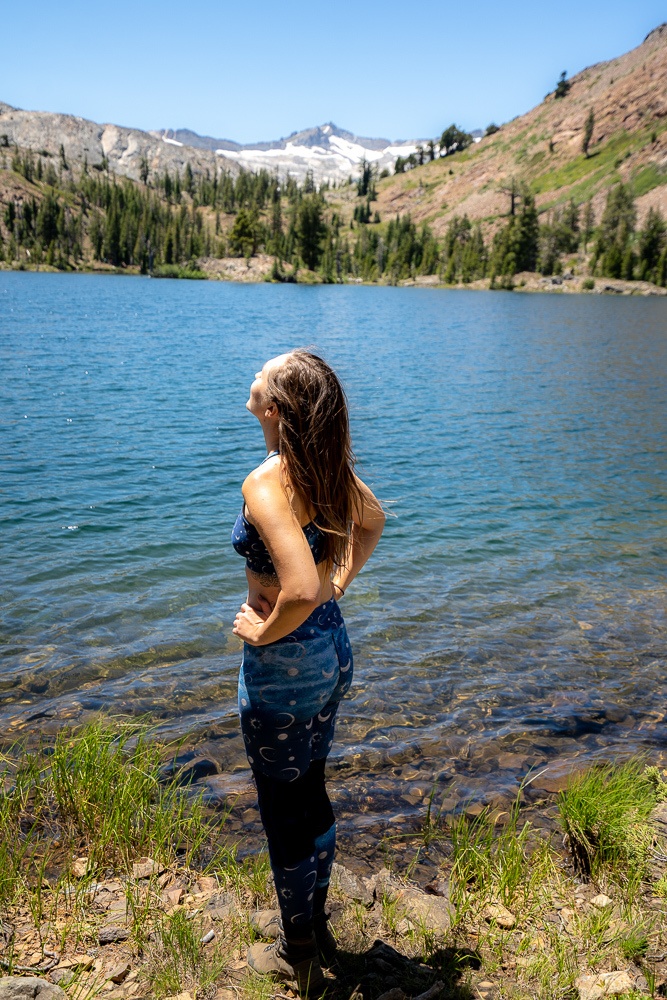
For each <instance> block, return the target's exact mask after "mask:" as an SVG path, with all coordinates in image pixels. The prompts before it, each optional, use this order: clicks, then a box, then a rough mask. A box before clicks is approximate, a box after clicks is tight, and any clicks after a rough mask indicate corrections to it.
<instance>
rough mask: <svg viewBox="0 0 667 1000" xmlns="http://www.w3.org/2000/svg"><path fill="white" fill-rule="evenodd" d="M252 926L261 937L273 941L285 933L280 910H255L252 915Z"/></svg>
mask: <svg viewBox="0 0 667 1000" xmlns="http://www.w3.org/2000/svg"><path fill="white" fill-rule="evenodd" d="M250 926H251V927H252V928H253V930H255V931H256V932H257V933H258V934H259V936H260V937H263V938H268V940H269V941H272V940H273V939H274V938H277V937H278V936H279V935H280V934H282V932H283V922H282V920H281V919H280V910H255V911H254V913H251V914H250Z"/></svg>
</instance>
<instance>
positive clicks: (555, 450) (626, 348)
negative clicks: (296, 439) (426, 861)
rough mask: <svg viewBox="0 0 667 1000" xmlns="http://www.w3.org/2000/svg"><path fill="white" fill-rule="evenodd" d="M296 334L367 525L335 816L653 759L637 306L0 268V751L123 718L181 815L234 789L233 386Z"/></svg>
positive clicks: (649, 344) (652, 303)
mask: <svg viewBox="0 0 667 1000" xmlns="http://www.w3.org/2000/svg"><path fill="white" fill-rule="evenodd" d="M297 345H314V346H315V347H316V348H317V349H318V350H320V351H321V352H323V353H324V355H325V356H326V357H327V358H328V359H329V360H330V361H331V362H332V363H333V365H334V366H335V367H336V369H337V370H338V372H339V373H340V375H341V376H342V378H343V380H344V383H345V385H346V388H347V391H348V395H349V399H350V407H351V419H352V429H353V438H354V444H355V449H356V452H357V455H358V459H359V470H360V473H361V475H362V476H363V477H364V478H365V479H366V480H367V481H368V482H369V484H370V485H371V486H372V487H373V488H374V490H375V491H376V492H377V494H378V495H379V496H380V497H381V498H382V499H383V500H384V501H385V503H386V505H387V509H388V510H389V511H390V512H391V516H390V517H389V519H388V522H387V528H386V532H385V536H384V537H383V539H382V541H381V543H380V546H379V548H378V550H377V553H376V555H375V556H374V557H373V560H372V562H371V563H370V564H369V565H368V567H367V568H366V569H365V570H364V571H363V573H362V574H361V575H360V576H359V578H358V579H357V581H355V583H354V584H353V586H352V587H351V588H350V591H349V593H348V594H347V595H346V596H345V598H344V600H343V601H342V602H341V606H342V608H343V610H344V614H345V616H346V620H347V623H348V629H349V632H350V636H351V639H352V641H353V645H354V649H355V673H356V677H355V685H354V687H353V691H352V696H351V697H350V698H348V699H347V700H346V701H345V702H344V704H343V706H342V710H341V713H340V723H339V726H338V739H337V743H336V744H335V746H334V752H333V756H332V758H331V761H332V777H333V787H334V795H335V798H336V799H337V803H338V805H337V809H338V811H339V813H340V815H341V816H342V819H343V823H344V824H345V823H347V824H348V827H349V828H355V829H358V830H359V831H360V833H362V834H363V831H364V829H365V828H367V827H369V826H371V827H372V825H373V823H376V822H377V819H378V817H381V818H383V819H384V820H385V821H387V822H390V821H392V822H400V820H401V818H408V819H410V818H411V817H412V818H414V817H415V816H419V815H423V813H424V810H425V805H426V802H427V801H428V798H429V795H430V794H431V792H433V794H434V797H435V802H436V804H438V807H440V806H442V808H443V810H444V811H445V812H447V811H451V810H455V809H457V808H460V807H461V805H462V804H465V803H467V802H470V801H473V802H476V801H479V802H481V801H484V802H489V803H491V804H493V803H496V804H498V803H500V804H502V803H506V802H507V800H508V799H509V797H511V796H512V795H513V794H514V793H515V792H516V789H517V785H518V782H519V781H520V780H521V779H522V778H524V777H525V776H526V775H527V774H529V773H530V774H533V775H535V774H538V775H539V774H541V773H542V772H543V771H544V769H545V768H546V769H547V770H546V774H547V776H552V777H553V776H554V775H555V779H554V780H556V782H557V781H558V776H559V775H562V773H564V772H565V771H566V770H567V769H569V768H571V767H573V766H580V765H581V763H582V762H583V763H589V762H591V761H594V760H599V759H604V760H608V759H617V758H623V757H625V756H626V755H628V754H630V753H634V752H637V751H645V752H647V753H648V754H649V755H650V756H651V757H652V758H653V759H655V760H656V761H659V760H661V759H664V757H666V756H667V724H666V722H665V711H666V709H665V706H666V705H667V675H666V673H665V597H666V592H667V576H666V574H665V555H666V554H667V544H666V534H665V528H666V522H667V487H666V481H665V480H666V471H667V457H666V434H665V431H666V428H667V363H666V362H667V302H666V301H665V300H664V299H657V298H656V299H652V298H641V299H639V298H637V299H635V298H622V299H617V298H613V297H609V296H596V295H590V296H575V295H572V296H558V295H521V294H512V293H505V292H485V293H480V292H466V291H460V290H451V291H449V290H442V289H427V288H375V287H352V286H342V287H326V286H320V287H306V286H291V285H290V286H279V285H268V284H267V285H235V284H225V283H214V282H194V281H192V282H191V281H166V280H164V281H157V280H153V279H150V278H126V277H121V276H98V275H74V274H72V275H58V274H30V273H10V272H5V273H2V272H0V364H1V365H2V373H3V377H2V383H1V385H0V394H1V402H0V420H1V424H0V427H1V431H0V433H1V438H2V449H1V455H2V459H1V462H2V487H1V489H2V492H1V494H0V498H1V505H2V509H1V516H2V565H1V569H0V576H1V588H2V619H1V621H0V639H1V642H0V652H1V658H0V732H1V733H2V735H3V742H4V744H5V746H6V745H8V743H9V742H11V740H12V739H15V738H16V737H17V736H19V735H21V734H26V733H29V734H35V733H39V732H47V733H49V732H52V731H53V730H54V729H55V728H57V727H58V726H61V725H62V724H63V723H64V722H70V723H71V722H78V721H81V720H84V719H86V718H90V717H91V716H93V715H95V714H96V713H99V712H100V711H102V712H104V713H108V714H113V715H132V716H138V715H142V716H147V717H149V718H150V719H151V720H153V721H155V722H156V724H157V727H158V731H159V732H160V733H161V734H162V735H163V736H165V737H167V738H172V737H173V738H178V737H183V738H184V739H185V740H186V742H187V743H192V744H197V745H198V746H199V747H200V748H201V749H202V750H203V751H205V752H206V753H208V754H209V755H211V756H212V757H213V758H214V759H215V760H216V761H217V762H218V765H219V767H220V768H221V772H222V773H221V774H219V775H217V776H213V777H211V778H209V779H207V781H206V782H205V783H204V787H205V791H206V795H207V797H208V799H209V801H211V802H212V803H215V802H216V801H222V800H224V799H225V797H226V796H228V795H229V794H231V792H233V791H234V790H236V791H237V792H239V793H240V795H241V798H240V799H239V801H240V802H241V803H242V804H245V805H248V803H249V802H250V801H251V798H252V793H250V792H249V791H248V785H247V779H248V774H249V772H248V769H247V763H246V761H245V755H244V753H243V747H242V742H241V738H240V733H239V728H238V723H237V718H236V710H235V696H236V695H235V692H236V679H237V673H238V666H239V662H240V644H239V642H238V640H237V639H236V638H235V637H234V636H233V635H232V634H231V623H232V621H233V618H234V614H235V612H236V610H237V608H238V606H239V604H240V602H241V601H242V599H243V597H244V589H243V587H244V582H245V577H244V573H243V561H242V560H241V559H240V558H239V557H238V556H237V555H236V554H235V553H234V552H233V550H232V549H231V547H230V544H229V535H230V531H231V527H232V524H233V522H234V519H235V517H236V514H237V512H238V510H239V506H240V503H241V495H240V487H241V483H242V481H243V478H244V476H245V475H246V473H247V472H248V471H249V470H250V469H251V468H252V467H254V466H255V465H257V464H258V463H259V462H260V461H261V460H262V458H263V457H264V450H263V439H262V436H261V432H260V429H259V426H258V425H257V424H256V422H255V420H254V418H252V417H251V416H250V415H249V414H248V413H247V412H246V411H245V408H244V404H245V400H246V398H247V393H248V386H249V384H250V382H251V381H252V378H253V376H254V373H255V371H256V370H257V369H258V368H259V367H260V366H261V365H262V363H263V362H264V361H265V360H266V359H267V358H268V357H271V356H273V355H276V354H278V353H280V352H282V351H285V350H287V349H288V348H290V347H292V346H297ZM542 784H543V785H544V781H543V782H542ZM535 787H536V788H537V787H539V781H538V782H536V784H535ZM546 787H548V786H546ZM244 795H246V796H250V797H249V798H247V801H246V800H244V799H243V796H244ZM251 813H252V810H251ZM236 822H237V824H238V826H239V828H240V827H241V826H243V825H244V821H243V819H242V818H241V816H240V814H239V817H238V818H237V820H236ZM253 823H254V824H255V827H256V817H253V816H252V815H250V816H249V817H247V822H246V825H247V826H248V828H249V829H252V828H253Z"/></svg>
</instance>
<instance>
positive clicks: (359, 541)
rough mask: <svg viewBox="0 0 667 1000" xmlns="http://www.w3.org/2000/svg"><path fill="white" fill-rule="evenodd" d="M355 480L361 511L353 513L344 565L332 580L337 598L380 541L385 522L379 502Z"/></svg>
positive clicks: (359, 480) (363, 484) (361, 483)
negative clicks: (358, 490) (359, 495)
mask: <svg viewBox="0 0 667 1000" xmlns="http://www.w3.org/2000/svg"><path fill="white" fill-rule="evenodd" d="M356 478H357V485H358V486H359V489H360V490H361V495H362V497H363V507H362V510H361V511H357V512H355V515H354V522H353V524H352V533H351V535H350V542H349V544H348V548H347V555H346V557H345V563H344V565H343V566H340V567H339V568H338V571H337V572H336V574H335V576H334V578H333V580H332V583H333V585H334V588H337V590H336V594H337V596H340V592H343V593H344V592H345V591H346V590H347V588H348V586H349V584H350V583H352V581H353V580H354V578H355V576H356V575H357V573H358V572H359V570H360V569H361V568H362V566H363V565H364V564H365V563H366V561H367V560H368V558H369V556H370V555H371V553H372V552H373V549H374V548H375V546H376V545H377V543H378V542H379V541H380V536H381V534H382V532H383V530H384V525H385V521H386V517H385V515H384V513H383V511H382V507H381V506H380V502H379V500H378V499H377V498H376V497H375V496H374V495H373V493H372V492H371V490H370V489H369V488H368V486H366V484H365V483H364V482H362V481H361V479H359V477H358V476H357V477H356Z"/></svg>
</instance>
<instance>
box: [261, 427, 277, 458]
mask: <svg viewBox="0 0 667 1000" xmlns="http://www.w3.org/2000/svg"><path fill="white" fill-rule="evenodd" d="M262 430H263V431H264V441H265V443H266V454H267V455H270V454H271V452H272V451H278V441H279V435H278V428H277V427H274V426H271V425H269V426H266V425H265V426H264V427H262Z"/></svg>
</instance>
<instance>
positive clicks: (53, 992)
mask: <svg viewBox="0 0 667 1000" xmlns="http://www.w3.org/2000/svg"><path fill="white" fill-rule="evenodd" d="M66 997H67V994H66V993H65V992H64V990H61V988H60V987H59V986H56V984H55V983H47V982H46V980H45V979H38V978H37V976H4V977H3V978H2V979H0V1000H66Z"/></svg>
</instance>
